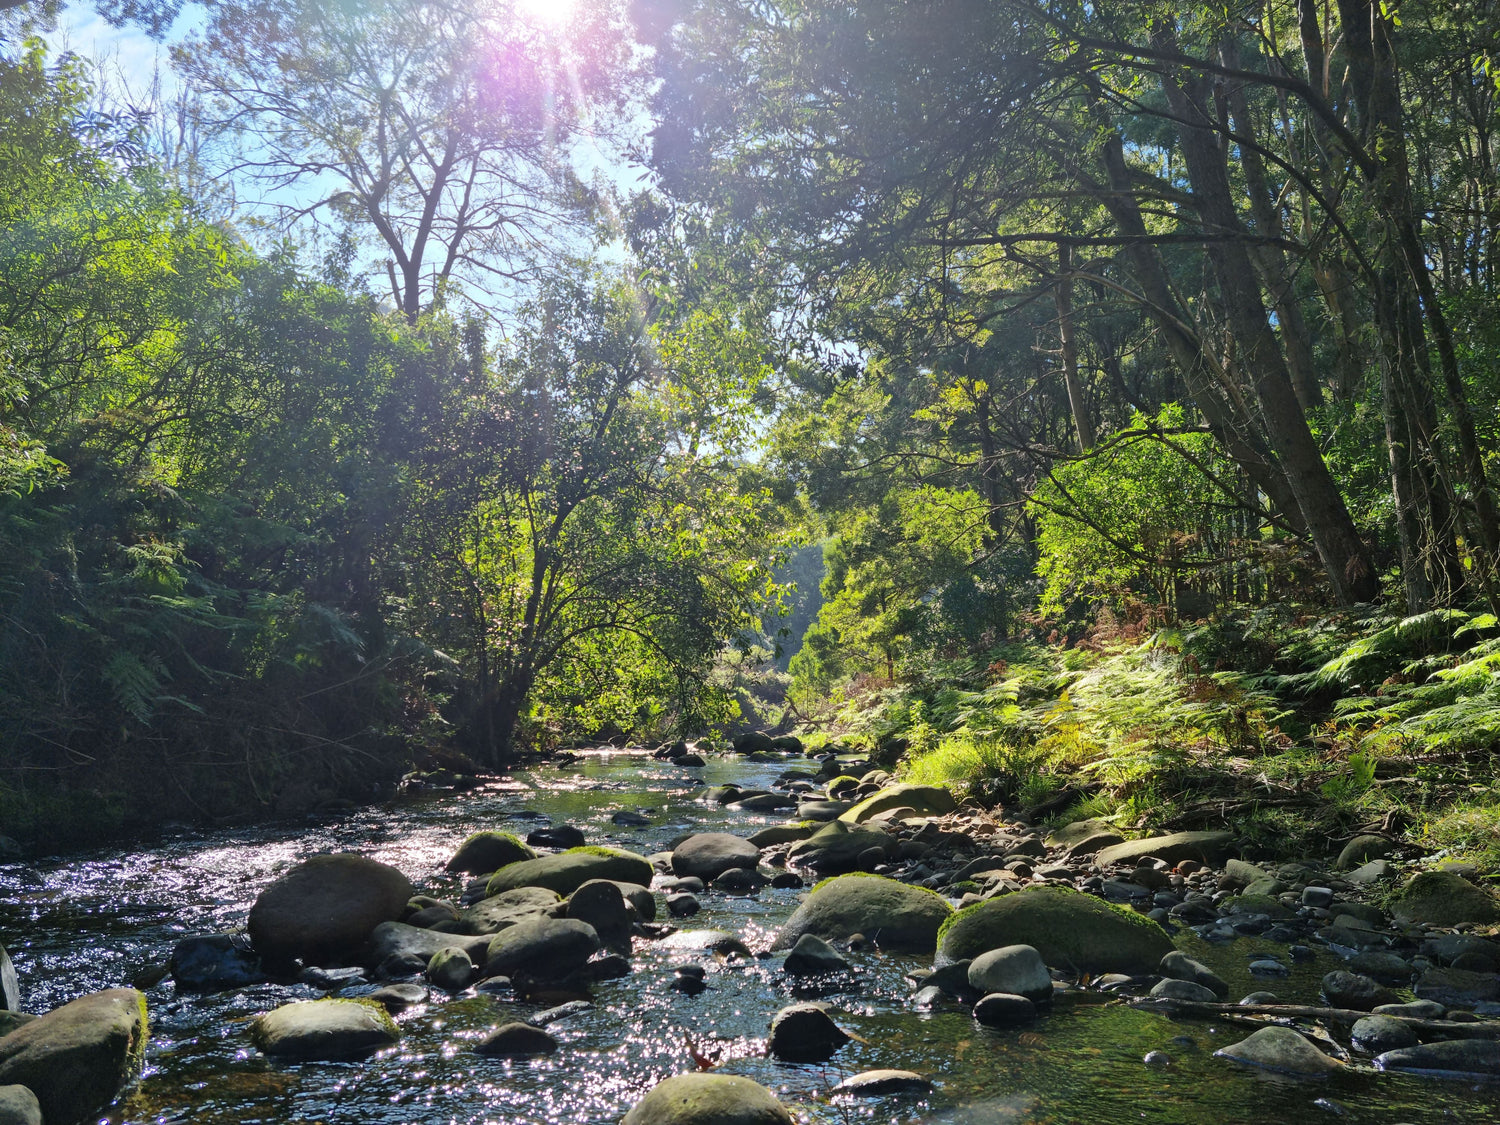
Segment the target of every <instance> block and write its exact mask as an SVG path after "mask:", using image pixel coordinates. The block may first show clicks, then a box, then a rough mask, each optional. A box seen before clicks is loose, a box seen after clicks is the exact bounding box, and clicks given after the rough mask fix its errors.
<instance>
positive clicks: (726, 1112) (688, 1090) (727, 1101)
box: [621, 1074, 795, 1125]
mask: <svg viewBox="0 0 1500 1125" xmlns="http://www.w3.org/2000/svg"><path fill="white" fill-rule="evenodd" d="M794 1122H795V1119H794V1118H793V1117H792V1115H791V1113H790V1112H789V1111H788V1110H787V1108H786V1106H784V1105H782V1104H781V1103H780V1102H779V1101H777V1100H776V1096H775V1095H774V1094H772V1093H771V1091H770V1090H767V1089H766V1088H765V1087H764V1086H762V1085H761V1084H760V1083H758V1082H754V1081H752V1080H751V1079H749V1078H741V1077H740V1076H739V1075H737V1074H678V1075H675V1076H674V1077H672V1078H668V1079H667V1080H666V1081H665V1082H660V1083H658V1084H657V1085H656V1086H654V1087H652V1089H651V1090H650V1091H649V1092H648V1093H647V1094H646V1096H645V1097H643V1098H642V1099H641V1100H640V1101H638V1102H636V1103H635V1105H634V1107H632V1109H631V1110H630V1112H629V1113H627V1114H626V1115H625V1118H624V1120H623V1121H622V1122H621V1125H794Z"/></svg>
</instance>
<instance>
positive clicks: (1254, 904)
mask: <svg viewBox="0 0 1500 1125" xmlns="http://www.w3.org/2000/svg"><path fill="white" fill-rule="evenodd" d="M1222 905H1223V907H1224V909H1225V910H1227V911H1228V912H1229V913H1230V914H1237V915H1246V914H1264V915H1265V916H1266V917H1267V918H1278V919H1279V918H1295V917H1296V916H1297V912H1296V911H1295V910H1293V909H1291V908H1290V907H1289V906H1287V904H1286V903H1284V902H1282V901H1281V900H1280V899H1279V898H1277V897H1276V896H1275V895H1267V894H1257V893H1255V892H1254V891H1253V890H1247V891H1246V892H1245V893H1244V894H1242V895H1234V896H1232V897H1230V898H1227V899H1225V900H1224V902H1223V904H1222Z"/></svg>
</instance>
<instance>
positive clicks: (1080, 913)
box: [933, 887, 1172, 975]
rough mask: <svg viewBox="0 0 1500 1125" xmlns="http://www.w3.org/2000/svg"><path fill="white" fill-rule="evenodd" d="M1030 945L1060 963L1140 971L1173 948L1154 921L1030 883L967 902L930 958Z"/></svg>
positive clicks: (944, 960) (947, 960)
mask: <svg viewBox="0 0 1500 1125" xmlns="http://www.w3.org/2000/svg"><path fill="white" fill-rule="evenodd" d="M1007 945H1029V946H1032V947H1034V948H1035V949H1036V951H1037V952H1038V953H1040V954H1041V956H1042V960H1043V961H1044V962H1045V963H1046V964H1048V965H1050V966H1052V967H1054V968H1059V969H1067V970H1070V971H1078V972H1089V973H1129V974H1132V975H1145V974H1147V973H1152V972H1155V971H1156V968H1157V966H1158V965H1160V964H1161V959H1162V958H1163V957H1165V956H1166V955H1167V954H1168V953H1171V952H1172V940H1171V939H1170V938H1169V937H1167V935H1166V931H1164V930H1163V929H1162V928H1161V927H1160V926H1158V925H1157V924H1156V923H1155V922H1152V921H1151V920H1150V919H1148V918H1145V917H1143V916H1141V915H1139V914H1136V913H1135V912H1134V911H1132V910H1129V909H1127V908H1125V907H1117V906H1111V905H1110V904H1109V903H1106V902H1103V901H1101V900H1100V899H1097V898H1095V897H1094V896H1092V895H1086V894H1083V893H1081V892H1079V891H1074V890H1069V889H1067V888H1065V887H1032V888H1028V889H1027V890H1024V891H1021V892H1019V893H1017V894H1010V895H1005V896H1003V897H1001V898H994V899H989V900H988V901H986V902H981V903H978V904H976V905H974V906H970V907H966V908H965V909H963V910H960V911H959V912H958V913H957V914H955V915H953V917H952V918H951V919H949V920H948V921H947V922H946V923H945V924H944V925H943V929H942V933H941V935H940V938H939V942H938V949H937V957H936V959H935V960H934V962H933V964H934V965H935V966H942V965H947V964H951V963H952V962H954V961H962V960H964V959H966V958H974V957H978V956H979V955H980V954H981V953H985V952H988V951H989V950H991V949H1000V948H1001V947H1003V946H1007Z"/></svg>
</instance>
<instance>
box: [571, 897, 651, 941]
mask: <svg viewBox="0 0 1500 1125" xmlns="http://www.w3.org/2000/svg"><path fill="white" fill-rule="evenodd" d="M625 885H626V886H629V885H630V884H628V883H627V884H625ZM568 917H569V918H572V919H574V920H576V921H579V922H584V923H587V924H588V925H590V926H592V927H593V928H594V932H595V933H596V934H598V935H599V940H600V941H601V942H602V943H603V944H605V945H606V946H608V947H609V948H610V949H617V950H619V951H620V952H623V953H629V952H630V924H631V923H632V922H633V921H635V919H636V917H637V915H636V909H635V907H634V906H633V905H632V904H631V903H630V902H628V901H627V900H626V898H625V895H624V894H623V892H621V890H620V884H619V883H611V882H610V881H609V880H608V879H591V880H589V881H588V882H587V883H585V884H584V885H583V886H581V887H579V888H578V889H577V890H576V891H574V892H573V893H572V894H571V895H569V896H568Z"/></svg>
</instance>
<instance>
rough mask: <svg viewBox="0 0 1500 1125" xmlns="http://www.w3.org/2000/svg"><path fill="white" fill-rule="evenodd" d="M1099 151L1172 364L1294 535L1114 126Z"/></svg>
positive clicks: (1282, 492)
mask: <svg viewBox="0 0 1500 1125" xmlns="http://www.w3.org/2000/svg"><path fill="white" fill-rule="evenodd" d="M1100 156H1101V158H1102V160H1103V163H1104V170H1105V175H1106V177H1107V181H1108V190H1107V191H1105V192H1104V193H1103V196H1102V199H1101V202H1102V203H1103V204H1104V206H1105V208H1106V209H1107V210H1108V211H1109V213H1110V217H1111V218H1112V219H1113V220H1114V223H1115V226H1116V228H1117V229H1118V230H1119V231H1120V233H1121V234H1122V235H1124V236H1125V237H1126V238H1127V239H1129V241H1128V242H1127V244H1126V247H1125V257H1126V259H1127V260H1128V261H1129V263H1130V268H1131V273H1132V275H1133V276H1134V277H1135V280H1136V283H1137V284H1138V285H1140V287H1141V295H1142V296H1143V297H1145V299H1146V311H1147V313H1148V315H1150V317H1151V319H1152V320H1153V321H1154V322H1155V324H1156V327H1157V330H1158V331H1159V332H1160V333H1161V335H1162V339H1163V340H1164V341H1165V342H1166V345H1167V350H1168V352H1170V353H1171V356H1172V358H1173V360H1174V361H1176V364H1177V369H1178V370H1179V371H1181V372H1182V377H1183V380H1184V382H1186V383H1187V388H1188V393H1189V394H1190V395H1192V397H1193V402H1194V404H1195V405H1196V406H1197V407H1198V410H1199V412H1200V413H1201V414H1202V415H1203V418H1204V420H1205V421H1206V422H1207V423H1208V426H1209V429H1210V430H1211V431H1212V432H1213V434H1214V436H1215V437H1216V438H1217V439H1218V440H1219V441H1220V442H1222V443H1223V445H1224V448H1225V450H1227V451H1228V453H1229V456H1230V457H1232V458H1233V459H1234V462H1235V464H1237V465H1239V466H1240V467H1241V468H1242V469H1244V471H1245V475H1246V476H1248V477H1249V478H1250V480H1251V481H1252V482H1253V483H1254V484H1255V486H1256V487H1257V488H1258V489H1260V491H1261V492H1263V493H1265V495H1266V497H1267V498H1268V499H1269V500H1270V502H1271V507H1272V508H1273V509H1274V510H1275V511H1276V512H1278V513H1280V515H1281V518H1282V519H1283V520H1285V521H1286V523H1287V525H1288V526H1289V527H1291V528H1292V529H1293V531H1294V532H1296V533H1297V534H1299V535H1300V534H1302V533H1303V532H1304V530H1305V529H1306V527H1307V522H1306V520H1305V519H1304V518H1303V514H1302V509H1301V507H1300V506H1299V505H1298V503H1297V498H1296V496H1295V495H1294V494H1293V492H1292V486H1291V482H1290V481H1288V480H1287V476H1286V472H1285V470H1284V469H1283V468H1282V466H1281V464H1280V462H1279V461H1278V460H1277V458H1276V455H1275V454H1274V453H1273V452H1272V451H1271V450H1270V449H1269V448H1267V446H1266V443H1265V442H1264V440H1262V439H1261V437H1260V435H1259V434H1258V433H1257V432H1256V427H1255V425H1254V423H1253V422H1252V421H1251V419H1250V418H1249V417H1248V416H1246V415H1245V414H1243V413H1242V412H1240V411H1238V410H1237V409H1236V408H1235V405H1234V404H1233V403H1232V402H1231V401H1229V400H1228V399H1227V398H1226V397H1225V396H1224V395H1223V394H1222V393H1221V392H1220V391H1219V389H1218V388H1217V387H1215V386H1214V383H1213V380H1212V378H1211V377H1210V376H1209V374H1208V372H1207V370H1206V364H1207V360H1206V357H1205V352H1204V346H1203V341H1202V340H1201V339H1200V338H1199V337H1198V334H1197V333H1196V332H1195V331H1194V330H1193V329H1192V327H1191V323H1190V321H1189V319H1188V314H1187V312H1186V310H1184V309H1183V308H1182V307H1181V306H1180V305H1179V304H1178V301H1177V298H1176V296H1175V295H1174V294H1173V292H1172V285H1171V282H1170V281H1169V280H1168V278H1167V271H1166V267H1165V266H1164V265H1163V264H1162V261H1161V258H1160V257H1158V256H1157V253H1156V249H1155V248H1154V247H1153V246H1152V245H1151V241H1150V234H1149V233H1148V231H1147V229H1146V222H1145V220H1144V219H1143V218H1142V216H1141V209H1140V204H1139V202H1138V201H1137V199H1136V196H1135V191H1134V185H1133V183H1132V181H1131V177H1130V170H1129V168H1128V167H1127V165H1126V163H1125V146H1124V143H1123V142H1122V141H1121V139H1120V135H1119V133H1118V132H1117V131H1115V130H1114V129H1113V127H1111V128H1110V134H1109V136H1108V137H1107V138H1106V139H1105V142H1104V145H1103V146H1102V148H1101V150H1100Z"/></svg>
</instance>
